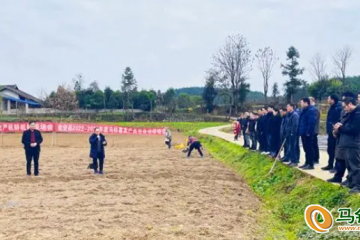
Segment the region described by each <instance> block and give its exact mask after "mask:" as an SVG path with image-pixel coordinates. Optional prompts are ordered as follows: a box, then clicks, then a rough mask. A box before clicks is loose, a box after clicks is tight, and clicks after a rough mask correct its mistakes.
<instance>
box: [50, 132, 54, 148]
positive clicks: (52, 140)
mask: <svg viewBox="0 0 360 240" xmlns="http://www.w3.org/2000/svg"><path fill="white" fill-rule="evenodd" d="M51 147H54V131H53V132H52V134H51Z"/></svg>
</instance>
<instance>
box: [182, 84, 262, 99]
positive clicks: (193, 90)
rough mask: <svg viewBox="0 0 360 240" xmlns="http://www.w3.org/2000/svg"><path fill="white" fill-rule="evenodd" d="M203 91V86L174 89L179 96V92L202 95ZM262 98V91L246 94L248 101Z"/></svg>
mask: <svg viewBox="0 0 360 240" xmlns="http://www.w3.org/2000/svg"><path fill="white" fill-rule="evenodd" d="M203 92H204V87H186V88H178V89H175V93H176V96H179V94H180V93H186V94H189V95H194V96H202V94H203ZM263 99H264V94H263V93H262V92H258V91H251V92H249V94H248V95H247V100H248V101H257V100H263Z"/></svg>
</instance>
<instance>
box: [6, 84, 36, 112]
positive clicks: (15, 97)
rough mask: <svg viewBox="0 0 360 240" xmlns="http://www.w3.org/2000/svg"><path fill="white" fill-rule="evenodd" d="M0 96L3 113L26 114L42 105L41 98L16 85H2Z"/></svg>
mask: <svg viewBox="0 0 360 240" xmlns="http://www.w3.org/2000/svg"><path fill="white" fill-rule="evenodd" d="M0 98H1V101H0V111H1V112H2V113H3V114H19V113H25V114H26V113H28V112H29V109H32V108H40V107H41V100H40V99H37V98H36V97H34V96H32V95H30V94H28V93H26V92H23V91H21V90H20V89H19V88H18V87H17V86H16V85H0Z"/></svg>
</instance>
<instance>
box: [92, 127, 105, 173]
mask: <svg viewBox="0 0 360 240" xmlns="http://www.w3.org/2000/svg"><path fill="white" fill-rule="evenodd" d="M89 143H90V157H91V158H92V159H93V169H94V173H95V174H104V172H103V169H104V159H105V146H106V145H107V142H106V139H105V136H104V135H103V134H102V133H101V132H100V129H99V128H95V129H94V133H93V134H92V135H91V136H90V138H89ZM98 160H99V165H100V166H99V169H100V171H98Z"/></svg>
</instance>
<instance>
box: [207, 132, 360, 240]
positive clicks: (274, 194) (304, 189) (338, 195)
mask: <svg viewBox="0 0 360 240" xmlns="http://www.w3.org/2000/svg"><path fill="white" fill-rule="evenodd" d="M201 140H202V142H203V143H204V145H205V146H206V149H207V150H208V151H209V152H210V153H211V154H212V156H213V157H214V158H216V159H218V160H220V161H222V162H223V163H225V164H227V165H228V166H230V167H231V168H232V169H233V170H234V171H236V172H237V173H238V174H239V175H240V176H242V177H244V178H245V180H246V181H247V183H248V184H249V185H250V186H251V188H252V189H253V191H254V192H255V193H256V194H257V195H258V196H259V197H260V198H261V199H262V200H263V202H264V208H265V212H266V213H268V215H267V216H259V219H260V221H261V222H262V226H263V227H264V231H265V232H266V235H267V236H268V237H267V238H268V239H354V240H355V239H359V233H358V232H357V233H352V234H344V233H340V232H338V231H337V227H336V226H334V227H333V228H332V230H333V231H331V233H329V234H317V233H315V232H313V231H312V230H310V229H309V228H308V227H307V226H306V224H305V221H304V210H305V208H306V207H307V206H308V205H310V204H320V205H322V206H323V207H326V208H327V209H329V210H330V211H332V213H333V216H334V220H335V219H336V218H338V217H339V214H338V213H337V209H338V208H340V207H352V209H353V210H354V211H356V210H357V209H358V208H360V197H359V196H357V195H349V194H348V191H347V190H346V189H344V188H340V187H338V186H335V185H333V184H329V183H326V182H324V181H322V180H318V179H315V178H313V177H311V176H309V175H307V174H305V173H302V172H300V171H299V170H297V169H294V168H290V167H287V166H285V165H283V164H280V163H279V164H278V165H277V166H276V168H275V171H274V174H273V175H268V173H269V170H270V168H271V166H272V164H273V161H272V160H270V159H269V158H268V157H266V156H262V155H260V154H258V153H254V152H249V151H248V150H245V149H243V148H241V147H240V146H238V145H235V144H232V143H229V142H226V141H224V140H221V139H218V138H215V137H210V136H201Z"/></svg>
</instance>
